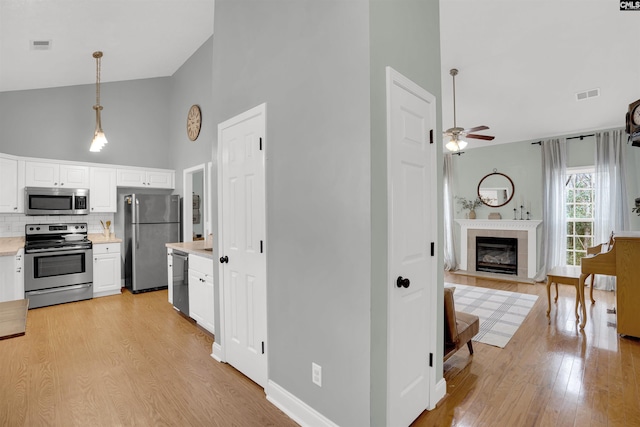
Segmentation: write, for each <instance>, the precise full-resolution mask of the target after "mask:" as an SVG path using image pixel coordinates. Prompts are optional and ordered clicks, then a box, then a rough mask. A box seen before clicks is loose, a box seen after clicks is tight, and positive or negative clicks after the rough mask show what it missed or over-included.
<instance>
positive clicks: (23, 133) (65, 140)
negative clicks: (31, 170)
mask: <svg viewBox="0 0 640 427" xmlns="http://www.w3.org/2000/svg"><path fill="white" fill-rule="evenodd" d="M103 60H104V61H108V58H107V57H105V58H104V59H103ZM88 72H91V70H88ZM169 87H170V84H169V78H168V77H163V78H155V79H147V80H132V81H123V82H116V83H103V84H101V95H100V104H101V105H102V106H103V107H104V110H102V128H103V129H104V132H105V135H106V136H107V140H108V141H109V144H108V145H107V146H106V147H105V148H103V150H102V151H101V152H99V153H91V152H90V151H89V145H90V143H91V140H92V139H93V132H94V130H95V123H96V119H95V111H94V110H93V108H92V107H93V105H94V104H95V101H96V98H95V85H82V86H67V87H60V88H50V89H36V90H25V91H14V92H2V93H0V152H1V153H7V154H14V155H19V156H28V157H42V158H47V159H59V160H73V161H85V162H95V163H109V164H120V165H130V166H147V167H158V168H170V167H172V162H171V159H170V156H169V153H168V150H167V148H168V144H169V139H168V135H169V120H168V118H169V105H170V104H171V102H170V96H169V95H170V92H169ZM185 114H186V113H185ZM185 120H186V115H185Z"/></svg>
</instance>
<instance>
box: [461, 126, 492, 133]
mask: <svg viewBox="0 0 640 427" xmlns="http://www.w3.org/2000/svg"><path fill="white" fill-rule="evenodd" d="M487 129H489V126H484V125H482V126H476V127H474V128H470V129H465V130H464V131H465V132H477V131H479V130H487Z"/></svg>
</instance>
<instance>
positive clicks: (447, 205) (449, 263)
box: [443, 154, 457, 271]
mask: <svg viewBox="0 0 640 427" xmlns="http://www.w3.org/2000/svg"><path fill="white" fill-rule="evenodd" d="M452 183H453V156H452V155H451V154H445V155H444V179H443V193H444V269H445V270H447V271H451V270H456V269H457V260H456V250H455V239H454V234H453V192H452V191H451V185H452Z"/></svg>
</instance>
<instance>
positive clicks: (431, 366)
mask: <svg viewBox="0 0 640 427" xmlns="http://www.w3.org/2000/svg"><path fill="white" fill-rule="evenodd" d="M429 367H430V368H433V353H429Z"/></svg>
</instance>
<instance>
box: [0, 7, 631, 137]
mask: <svg viewBox="0 0 640 427" xmlns="http://www.w3.org/2000/svg"><path fill="white" fill-rule="evenodd" d="M345 1H347V0H345ZM213 4H214V3H213V0H0V92H2V91H13V90H25V89H36V88H45V87H57V86H69V85H78V84H92V83H95V60H94V59H93V57H92V53H93V52H94V51H96V50H102V51H103V52H104V57H103V59H102V81H103V82H111V81H122V80H133V79H140V78H150V77H163V76H170V75H172V74H173V73H174V72H175V71H176V70H177V69H178V68H179V67H180V66H181V65H182V64H183V63H184V62H185V61H186V60H187V59H188V58H189V57H190V56H191V55H192V54H193V53H194V52H195V51H196V50H197V49H198V48H199V47H200V46H201V45H202V43H204V42H205V41H206V40H207V39H208V38H209V37H210V36H211V34H212V33H213ZM618 9H619V3H618V2H615V1H613V0H440V29H441V59H442V109H443V124H442V127H443V129H447V128H449V127H452V126H453V111H452V110H453V106H452V85H451V76H450V75H449V70H450V69H451V68H457V69H459V70H460V74H458V76H457V77H456V104H457V105H456V106H457V124H458V126H461V127H473V126H477V125H487V126H489V127H490V128H491V129H490V130H488V131H483V132H481V133H483V134H488V135H495V136H496V139H495V140H494V141H493V142H491V143H489V144H499V143H507V142H516V141H531V140H539V139H541V138H545V137H550V136H558V135H572V134H576V133H581V132H586V131H589V130H597V129H608V128H614V127H622V126H623V125H624V115H625V112H626V110H627V106H628V104H629V103H631V102H632V101H635V100H636V99H639V98H640V44H638V42H637V31H638V28H640V12H623V11H620V10H618ZM31 40H51V41H52V49H51V50H49V51H37V50H32V49H30V42H31ZM595 88H598V89H599V90H600V96H599V97H596V98H590V99H587V100H584V101H576V92H582V91H586V90H590V89H595ZM469 142H470V145H469V147H468V148H474V147H479V146H482V145H484V144H487V143H486V142H482V141H476V140H469Z"/></svg>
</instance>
